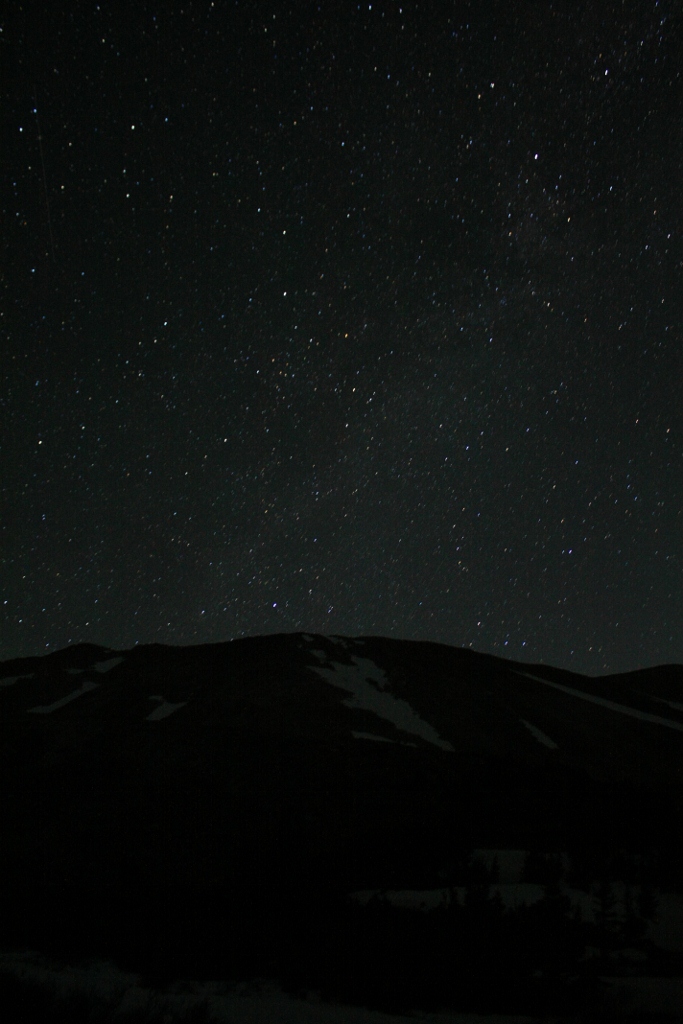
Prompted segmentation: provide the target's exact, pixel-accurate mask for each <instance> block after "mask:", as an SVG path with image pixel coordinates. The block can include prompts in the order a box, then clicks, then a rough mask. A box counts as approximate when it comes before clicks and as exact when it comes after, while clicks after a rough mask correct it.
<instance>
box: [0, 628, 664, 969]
mask: <svg viewBox="0 0 683 1024" xmlns="http://www.w3.org/2000/svg"><path fill="white" fill-rule="evenodd" d="M0 715H1V719H0V722H1V732H0V739H1V754H0V758H1V760H0V770H1V771H2V776H1V777H2V779H3V786H2V789H1V792H0V827H1V837H0V855H1V860H0V877H2V879H3V888H2V897H1V899H2V906H1V907H0V911H1V917H0V922H1V923H0V929H1V933H0V942H2V943H3V944H4V945H5V946H14V947H16V946H17V945H22V944H23V945H28V946H32V947H34V948H46V949H47V948H50V949H53V950H57V951H59V952H61V953H65V954H66V953H68V952H69V951H75V952H80V953H82V952H93V951H97V952H98V954H99V953H102V954H106V955H116V956H118V957H119V959H120V960H125V961H126V962H128V963H129V964H130V965H132V966H135V965H136V964H149V963H150V962H151V961H152V960H154V961H155V962H156V963H157V964H160V963H161V962H163V964H164V965H165V969H167V970H170V971H171V973H173V970H174V969H176V968H177V969H178V970H180V969H181V965H183V969H185V970H189V969H190V966H189V965H190V964H192V963H193V964H194V965H195V967H196V968H197V969H198V970H207V971H211V970H218V969H219V968H220V967H221V965H223V967H224V966H225V964H226V963H227V964H229V965H230V966H229V968H228V971H229V972H230V971H232V972H233V973H239V972H240V971H246V972H249V971H251V972H253V971H255V970H256V971H258V970H262V971H268V970H276V969H277V965H278V963H280V961H281V960H282V957H283V956H284V955H285V954H284V952H283V950H285V949H286V948H287V947H291V948H301V949H308V950H309V951H310V945H311V943H312V942H313V940H312V938H311V935H312V934H313V932H312V931H311V929H314V926H313V924H312V923H311V920H312V919H311V918H310V915H309V917H308V918H306V915H305V914H304V913H303V911H301V913H300V912H299V910H298V909H297V908H302V907H309V908H310V907H316V908H318V910H319V912H320V915H322V917H321V920H323V919H324V914H325V913H326V912H327V911H326V909H325V908H332V907H337V908H338V907H339V906H340V901H343V900H344V899H346V897H347V896H348V894H349V893H350V892H351V891H353V890H356V889H363V888H378V889H387V888H392V889H409V888H430V887H436V886H440V885H458V884H460V883H461V881H462V880H463V878H464V877H465V875H466V873H467V870H468V869H467V864H468V863H469V858H470V853H471V851H472V850H473V849H477V848H494V849H495V848H497V849H521V850H529V851H533V850H535V851H553V850H554V851H566V852H567V851H568V852H569V853H571V852H572V851H575V852H576V854H577V856H579V854H580V857H581V858H582V859H583V861H584V862H585V860H586V857H588V858H589V860H590V858H591V857H593V858H594V859H596V863H597V861H598V860H599V859H600V857H601V856H602V857H603V860H604V857H606V856H607V855H608V854H609V853H610V851H614V850H618V849H622V848H623V849H625V850H627V851H629V852H630V854H631V855H633V856H636V855H642V856H647V857H648V858H649V859H650V861H653V858H654V862H656V864H657V871H658V872H659V873H660V877H659V878H658V881H662V882H663V881H665V880H666V879H667V878H670V877H671V876H673V877H674V878H677V877H678V874H680V869H679V867H678V865H679V863H680V857H681V853H682V852H683V851H682V849H681V847H682V845H683V844H682V843H681V834H680V817H681V810H682V808H683V767H682V766H683V670H682V669H681V668H679V667H676V666H667V667H664V668H659V669H652V670H646V671H643V672H637V673H630V674H629V675H627V676H620V677H605V678H601V679H592V678H587V677H582V676H578V675H574V674H572V673H569V672H565V671H561V670H558V669H552V668H548V667H546V666H531V665H522V664H517V663H513V662H506V661H504V660H502V659H498V658H494V657H491V656H488V655H482V654H478V653H476V652H472V651H469V650H461V649H456V648H450V647H446V646H444V645H439V644H433V643H419V642H403V641H396V640H388V639H383V638H379V637H366V638H358V639H344V638H340V637H321V636H309V635H306V634H303V635H302V634H293V635H280V636H268V637H258V638H250V639H245V640H237V641H233V642H231V643H226V644H213V645H206V646H199V647H191V648H170V647H164V646H159V645H150V646H146V647H137V648H134V649H133V650H132V651H127V652H114V651H111V650H107V649H103V648H99V647H95V646H91V645H78V646H76V647H73V648H69V649H67V650H65V651H60V652H57V653H55V654H52V655H48V656H46V657H44V658H31V659H25V660H20V661H16V660H15V661H12V662H6V663H4V664H3V665H0ZM600 851H603V853H602V854H601V853H600ZM653 851H654V852H653ZM603 855H604V856H603ZM463 872H464V873H465V874H463ZM677 873H678V874H677ZM330 913H332V910H330ZM314 916H315V915H314ZM294 918H300V921H299V924H298V925H297V924H294V923H293V919H294ZM304 918H306V920H307V921H308V922H309V923H308V924H306V923H302V922H303V921H304ZM321 927H322V925H321ZM332 927H333V926H332ZM297 928H298V929H299V931H298V932H297ZM307 929H308V930H309V931H310V932H311V934H309V935H308V939H306V936H305V935H304V934H300V933H306V931H307ZM295 934H298V939H295V938H294V936H295ZM297 942H298V943H299V946H298V947H297ZM307 942H308V945H307ZM316 942H317V940H316ZM152 951H153V955H152ZM302 955H303V954H302ZM306 955H308V954H306ZM340 955H341V954H340ZM174 965H175V966H174Z"/></svg>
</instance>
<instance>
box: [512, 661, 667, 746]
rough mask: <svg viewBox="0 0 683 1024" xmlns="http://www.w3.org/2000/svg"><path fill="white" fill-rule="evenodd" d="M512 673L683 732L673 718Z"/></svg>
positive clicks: (593, 702)
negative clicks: (651, 713)
mask: <svg viewBox="0 0 683 1024" xmlns="http://www.w3.org/2000/svg"><path fill="white" fill-rule="evenodd" d="M512 671H513V672H515V673H516V674H517V675H518V676H526V678H527V679H534V680H535V681H536V682H537V683H545V685H546V686H552V687H553V688H554V689H555V690H562V692H563V693H569V694H571V695H572V697H580V698H581V699H582V700H587V701H590V703H591V704H599V705H600V706H601V707H603V708H609V709H610V710H611V711H618V712H619V713H620V714H622V715H630V717H631V718H638V719H640V721H641V722H653V723H654V724H655V725H665V726H666V727H667V728H668V729H677V730H678V732H683V722H675V721H673V719H671V718H662V717H661V716H660V715H650V714H648V712H647V711H637V710H636V709H635V708H629V707H627V706H626V705H625V704H617V703H616V702H615V701H613V700H606V699H605V698H604V697H594V696H593V694H592V693H584V692H583V690H575V689H574V688H573V687H571V686H563V685H562V683H551V682H550V680H549V679H541V677H540V676H532V674H531V673H530V672H520V671H519V670H518V669H513V670H512ZM667 703H668V702H667Z"/></svg>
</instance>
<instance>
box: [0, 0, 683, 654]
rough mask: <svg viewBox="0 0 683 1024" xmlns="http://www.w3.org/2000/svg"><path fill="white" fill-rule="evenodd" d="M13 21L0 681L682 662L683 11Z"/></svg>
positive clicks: (267, 13) (562, 8)
mask: <svg viewBox="0 0 683 1024" xmlns="http://www.w3.org/2000/svg"><path fill="white" fill-rule="evenodd" d="M8 6H9V7H11V8H12V10H11V12H10V13H9V15H7V16H6V18H5V21H4V23H3V24H2V33H1V35H0V60H1V61H2V75H3V78H2V90H3V93H4V96H3V101H2V113H1V117H2V128H1V131H2V146H1V156H0V159H1V161H2V169H3V177H2V196H1V203H2V234H1V239H0V245H1V247H2V281H1V292H0V294H1V310H0V311H1V313H2V325H3V326H2V339H1V352H0V359H1V365H2V386H1V388H0V403H1V404H0V411H1V416H2V425H1V435H2V452H1V454H0V459H1V466H0V474H1V484H2V574H1V580H0V584H1V588H0V596H1V599H2V625H1V626H0V639H1V645H0V657H2V658H9V657H15V656H18V655H30V654H40V653H47V652H49V651H52V650H55V649H58V648H61V647H64V646H66V645H67V644H69V643H75V642H78V641H91V642H95V643H100V644H104V645H107V646H110V647H114V648H120V649H123V648H128V647H131V646H132V645H134V644H136V643H150V642H160V643H171V644H190V643H192V644H194V643H205V642H215V641H223V640H230V639H233V638H235V637H241V636H249V635H257V634H263V633H273V632H292V631H296V630H304V631H310V632H322V633H341V634H347V635H359V634H363V633H365V634H381V635H388V636H393V637H399V638H406V639H426V640H438V641H441V642H444V643H448V644H453V645H461V646H470V647H472V648H474V649H476V650H479V651H485V652H490V653H494V654H498V655H501V656H503V657H507V658H512V659H519V660H525V661H544V662H546V663H550V664H553V665H559V666H562V667H566V668H572V669H575V670H577V671H583V672H589V673H595V674H598V673H603V672H615V671H622V670H627V669H634V668H637V667H641V666H645V665H652V664H656V663H662V662H672V661H677V662H683V586H682V581H681V570H682V568H683V565H682V562H683V521H682V520H683V515H682V512H681V510H682V508H683V465H682V461H681V456H682V454H683V452H682V449H683V434H682V428H683V402H682V401H681V370H682V363H683V359H682V353H683V345H682V342H683V338H682V334H683V286H682V282H683V182H682V178H683V75H682V71H683V58H682V53H683V3H681V2H679V0H660V2H656V0H633V2H623V3H619V2H605V0H602V2H601V0H597V2H590V3H589V2H581V0H557V2H542V0H536V2H522V0H515V2H510V0H505V2H486V0H477V2H476V3H467V2H463V3H451V4H445V3H440V4H433V3H429V2H420V3H403V4H402V5H401V4H400V3H388V2H382V3H374V2H373V3H372V4H368V3H365V4H355V3H341V2H329V3H328V2H320V3H309V2H304V0H300V2H296V0H293V2H291V3H289V4H285V3H269V2H263V3H261V2H260V0H259V2H258V3H257V2H254V0H251V2H247V0H239V2H231V0H224V2H219V0H217V2H215V3H210V2H204V0H202V2H199V0H194V2H193V0H186V2H184V3H180V4H179V3H177V2H175V0H168V2H165V3H163V4H162V3H159V4H154V3H148V2H145V0H142V2H140V0H137V2H135V3H131V2H129V0H119V2H118V3H109V2H104V0H103V2H101V3H99V4H97V3H93V2H90V0H79V2H73V3H70V4H68V5H65V8H64V10H63V11H61V12H58V11H57V9H56V7H57V5H48V4H36V5H31V4H23V5H22V4H19V3H17V4H13V5H8Z"/></svg>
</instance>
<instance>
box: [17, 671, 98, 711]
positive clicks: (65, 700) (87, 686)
mask: <svg viewBox="0 0 683 1024" xmlns="http://www.w3.org/2000/svg"><path fill="white" fill-rule="evenodd" d="M98 686H99V683H91V682H90V681H89V680H87V679H86V681H85V682H84V683H83V685H82V686H81V687H80V689H78V690H74V691H73V693H69V694H68V695H67V696H66V697H62V699H61V700H56V701H55V702H54V704H43V705H42V706H40V707H37V708H29V709H28V711H27V714H29V715H31V714H34V715H50V714H52V712H53V711H58V710H59V709H60V708H63V707H64V705H65V704H69V703H70V702H71V701H72V700H76V697H80V696H82V694H84V693H88V691H89V690H96V689H97V687H98Z"/></svg>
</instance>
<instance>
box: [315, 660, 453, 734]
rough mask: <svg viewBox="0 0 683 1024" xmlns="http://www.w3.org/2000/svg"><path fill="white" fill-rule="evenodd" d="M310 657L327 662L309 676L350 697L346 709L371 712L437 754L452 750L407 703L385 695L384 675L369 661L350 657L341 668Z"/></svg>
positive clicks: (387, 694) (340, 665)
mask: <svg viewBox="0 0 683 1024" xmlns="http://www.w3.org/2000/svg"><path fill="white" fill-rule="evenodd" d="M311 653H312V654H313V655H315V656H316V657H317V658H318V660H321V661H325V662H327V664H326V665H321V666H319V667H318V666H311V671H312V672H316V673H317V674H318V675H319V676H321V677H322V678H323V679H325V680H326V681H327V682H328V683H331V684H332V686H338V687H339V688H340V689H342V690H346V691H347V692H348V693H351V694H353V696H352V697H349V698H348V700H345V701H343V703H344V704H345V705H346V707H349V708H359V709H360V710H363V711H372V712H373V714H375V715H378V716H379V717H380V718H384V719H386V721H388V722H391V723H392V725H394V726H396V728H397V729H400V730H401V731H402V732H408V733H412V734H413V735H414V736H420V737H421V738H422V739H423V740H426V741H427V742H428V743H432V744H433V745H434V746H435V747H440V748H441V750H450V751H452V750H453V746H452V745H451V744H450V743H449V742H448V741H447V740H443V739H441V737H440V736H439V734H438V732H437V731H436V729H435V728H434V727H433V726H432V725H430V724H429V722H425V721H424V719H422V718H420V716H419V715H418V714H416V713H415V711H413V709H412V708H411V706H410V704H409V703H408V701H406V700H401V699H399V698H398V697H394V696H393V695H392V694H390V693H387V692H386V691H385V687H386V686H388V685H389V683H388V680H387V678H386V674H385V673H384V672H383V671H382V669H380V668H379V667H378V666H377V665H376V664H375V663H374V662H373V661H371V660H370V659H369V658H354V657H352V658H351V662H352V664H351V665H345V664H341V663H339V662H335V661H329V662H328V661H327V657H326V656H325V654H324V653H323V652H322V651H312V652H311ZM383 691H384V692H383Z"/></svg>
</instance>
